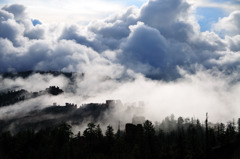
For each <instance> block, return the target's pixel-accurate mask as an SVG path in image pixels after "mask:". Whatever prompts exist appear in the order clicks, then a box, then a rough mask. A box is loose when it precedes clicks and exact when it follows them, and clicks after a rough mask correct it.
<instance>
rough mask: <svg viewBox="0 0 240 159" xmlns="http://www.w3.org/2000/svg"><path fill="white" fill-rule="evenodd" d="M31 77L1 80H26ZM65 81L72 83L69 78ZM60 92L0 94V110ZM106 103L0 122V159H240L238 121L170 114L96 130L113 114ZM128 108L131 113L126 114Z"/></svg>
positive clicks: (46, 110) (55, 109) (55, 107)
mask: <svg viewBox="0 0 240 159" xmlns="http://www.w3.org/2000/svg"><path fill="white" fill-rule="evenodd" d="M32 73H33V72H31V71H29V72H23V73H21V74H18V75H15V74H7V73H6V74H3V75H2V76H3V77H7V78H16V77H19V76H20V77H22V78H26V77H28V76H29V75H31V74H32ZM38 73H43V74H44V73H45V72H38ZM51 74H53V75H59V74H61V73H60V72H51ZM64 76H66V77H68V78H72V76H73V74H71V73H69V74H67V73H66V74H64ZM83 76H84V74H82V77H83ZM72 80H73V79H72ZM62 93H63V90H61V89H60V88H59V87H57V86H50V87H49V88H46V89H45V90H42V91H39V92H28V91H27V90H23V89H20V90H7V91H2V92H0V108H1V107H7V106H11V105H12V104H15V103H18V102H22V101H24V100H29V99H32V98H36V97H39V96H42V95H53V96H55V95H59V94H62ZM111 102H112V101H111V100H108V101H106V103H101V104H98V103H89V104H85V105H83V106H81V107H79V108H77V107H76V105H75V104H72V103H66V105H65V106H59V105H49V106H46V107H45V108H44V109H36V110H34V111H30V112H29V113H28V114H25V115H24V116H15V117H14V118H11V119H2V120H0V159H23V158H24V159H48V158H49V159H54V158H56V159H75V158H76V159H210V158H213V159H214V158H216V159H240V119H238V120H237V121H234V120H232V121H229V122H228V123H215V124H213V123H210V122H209V121H208V117H207V116H206V120H205V122H202V123H201V122H200V121H199V120H198V119H194V118H183V117H178V118H177V119H176V118H175V117H174V115H171V116H169V117H166V118H165V119H164V120H163V121H161V122H151V121H149V120H146V121H145V122H144V123H142V124H136V125H134V124H132V123H128V124H126V125H125V126H121V129H120V125H119V128H117V129H116V128H115V130H114V128H113V127H112V126H111V125H109V126H107V127H101V125H100V124H99V123H98V122H99V121H100V122H101V123H103V121H108V120H106V117H110V115H111V110H112V109H114V107H112V105H111ZM132 109H135V108H131V109H127V110H126V111H127V112H130V110H132ZM133 111H134V110H133ZM48 117H51V118H48ZM52 117H54V118H52ZM88 118H90V119H92V122H90V123H88V124H87V127H86V128H85V130H84V131H82V132H80V131H79V132H78V133H76V134H74V133H73V127H75V126H79V127H83V126H84V125H86V124H85V123H84V120H85V119H88ZM16 123H17V124H16ZM104 124H105V125H107V123H104ZM122 124H123V123H122ZM123 127H124V128H123ZM103 130H104V131H103Z"/></svg>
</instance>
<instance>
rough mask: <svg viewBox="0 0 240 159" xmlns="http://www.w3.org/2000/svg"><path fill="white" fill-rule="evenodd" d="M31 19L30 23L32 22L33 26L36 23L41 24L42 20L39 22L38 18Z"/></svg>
mask: <svg viewBox="0 0 240 159" xmlns="http://www.w3.org/2000/svg"><path fill="white" fill-rule="evenodd" d="M31 21H32V24H33V25H34V26H36V25H41V24H42V22H40V20H38V19H32V20H31Z"/></svg>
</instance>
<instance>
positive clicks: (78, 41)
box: [0, 0, 239, 79]
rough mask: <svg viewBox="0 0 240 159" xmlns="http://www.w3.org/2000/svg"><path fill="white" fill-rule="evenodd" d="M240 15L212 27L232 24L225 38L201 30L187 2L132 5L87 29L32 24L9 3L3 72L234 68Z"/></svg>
mask: <svg viewBox="0 0 240 159" xmlns="http://www.w3.org/2000/svg"><path fill="white" fill-rule="evenodd" d="M238 15H239V12H237V11H235V12H234V13H232V14H230V15H229V17H226V18H223V19H220V21H219V22H218V23H217V24H215V25H214V27H213V30H216V32H220V31H221V30H223V28H221V27H220V26H224V25H226V26H227V25H229V26H230V27H229V28H228V31H225V32H227V33H228V36H227V37H226V38H221V37H220V36H219V35H218V34H217V33H215V32H213V31H212V32H208V31H207V32H200V30H199V26H198V24H197V22H196V20H194V18H193V15H192V14H191V6H190V5H189V4H188V3H187V2H186V1H184V0H154V1H153V0H150V1H148V2H147V3H146V4H145V5H143V6H142V7H141V8H140V9H139V8H135V7H130V8H129V9H127V10H126V11H125V12H123V13H119V14H116V15H112V16H110V17H108V18H106V19H104V20H99V21H94V22H91V23H90V24H89V25H88V26H85V28H83V27H79V26H78V25H69V26H64V27H63V29H61V27H58V26H54V27H52V26H50V27H49V26H46V25H44V24H41V25H36V26H34V25H33V23H32V20H31V18H29V16H28V14H27V12H26V7H24V6H22V5H16V4H14V5H10V6H5V7H3V8H2V9H1V10H0V16H1V18H0V27H1V30H0V45H1V46H2V47H1V48H0V57H1V59H0V61H1V69H0V71H1V72H5V71H9V70H16V71H24V70H31V69H33V70H36V69H42V70H58V71H60V70H64V71H76V72H82V71H86V70H87V68H89V67H90V66H91V67H93V66H95V67H96V68H102V67H103V68H106V67H107V66H110V68H111V69H110V70H112V65H121V66H122V67H125V69H126V70H127V69H131V70H132V71H133V72H136V73H143V74H144V75H150V76H155V77H159V78H167V79H174V78H176V77H179V75H180V74H179V72H178V69H177V68H178V67H181V68H184V69H187V70H188V71H190V72H191V71H194V68H195V67H194V66H195V65H201V66H202V67H205V68H207V69H212V68H219V69H220V70H221V69H223V68H224V69H227V68H228V67H229V66H231V67H230V68H231V69H232V67H233V66H235V65H238V63H236V62H233V61H235V60H232V58H234V57H238V56H239V47H238V44H239V36H237V34H239V31H238V28H239V27H238V26H239V25H238V24H239V23H238V21H239V18H238V17H239V16H238ZM230 22H231V23H230ZM222 24H224V25H222ZM53 28H54V29H53ZM233 34H234V36H233ZM226 61H227V62H226ZM231 61H232V64H231ZM96 70H98V69H96ZM107 72H108V71H107ZM112 72H116V71H113V70H112ZM123 72H124V71H123ZM108 73H109V72H108Z"/></svg>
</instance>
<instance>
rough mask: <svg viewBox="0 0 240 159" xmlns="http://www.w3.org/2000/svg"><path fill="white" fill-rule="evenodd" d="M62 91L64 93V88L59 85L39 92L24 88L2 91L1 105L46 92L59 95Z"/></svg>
mask: <svg viewBox="0 0 240 159" xmlns="http://www.w3.org/2000/svg"><path fill="white" fill-rule="evenodd" d="M61 93H63V90H62V89H60V88H59V87H58V86H50V87H49V88H46V89H45V90H43V91H39V92H28V91H26V90H24V89H20V90H9V91H7V92H0V107H3V106H8V105H12V104H15V103H18V102H21V101H24V100H28V99H31V98H35V97H38V96H41V95H45V94H51V95H59V94H61Z"/></svg>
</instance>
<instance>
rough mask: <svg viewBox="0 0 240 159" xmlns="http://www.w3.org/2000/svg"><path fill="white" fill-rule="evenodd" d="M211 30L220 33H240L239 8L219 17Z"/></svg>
mask: <svg viewBox="0 0 240 159" xmlns="http://www.w3.org/2000/svg"><path fill="white" fill-rule="evenodd" d="M213 30H214V31H216V32H218V33H220V34H222V35H230V36H235V35H238V34H240V10H238V11H234V12H232V13H231V14H230V15H229V16H228V17H224V18H221V19H219V21H218V22H217V23H216V24H214V25H213Z"/></svg>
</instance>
